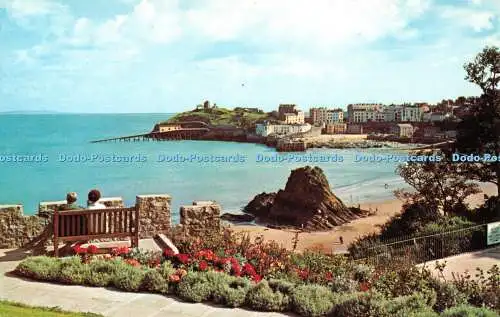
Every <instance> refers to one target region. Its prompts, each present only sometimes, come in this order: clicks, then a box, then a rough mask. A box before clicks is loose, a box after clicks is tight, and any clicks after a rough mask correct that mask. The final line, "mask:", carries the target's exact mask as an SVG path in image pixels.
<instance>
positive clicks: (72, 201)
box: [59, 192, 83, 210]
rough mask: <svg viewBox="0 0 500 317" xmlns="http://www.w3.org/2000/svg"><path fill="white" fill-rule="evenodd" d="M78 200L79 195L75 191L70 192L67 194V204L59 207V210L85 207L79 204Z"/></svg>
mask: <svg viewBox="0 0 500 317" xmlns="http://www.w3.org/2000/svg"><path fill="white" fill-rule="evenodd" d="M77 200H78V195H77V194H76V193H75V192H71V193H68V194H67V195H66V204H64V205H62V206H61V207H59V210H75V209H83V208H82V207H80V206H78V205H77V203H76V201H77Z"/></svg>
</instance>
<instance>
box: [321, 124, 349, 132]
mask: <svg viewBox="0 0 500 317" xmlns="http://www.w3.org/2000/svg"><path fill="white" fill-rule="evenodd" d="M325 132H326V134H345V133H347V124H346V123H339V122H337V123H329V124H327V125H326V129H325Z"/></svg>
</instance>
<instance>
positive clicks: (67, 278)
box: [57, 256, 90, 285]
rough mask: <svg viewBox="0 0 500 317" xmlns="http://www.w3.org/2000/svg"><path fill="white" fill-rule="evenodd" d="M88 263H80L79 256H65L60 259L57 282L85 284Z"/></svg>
mask: <svg viewBox="0 0 500 317" xmlns="http://www.w3.org/2000/svg"><path fill="white" fill-rule="evenodd" d="M89 273H90V271H89V267H88V265H86V264H84V263H82V260H81V258H80V257H79V256H73V257H70V258H65V259H64V260H62V261H61V265H60V272H59V278H58V279H57V281H58V282H61V283H65V284H76V285H81V284H85V282H86V281H87V279H88V276H89Z"/></svg>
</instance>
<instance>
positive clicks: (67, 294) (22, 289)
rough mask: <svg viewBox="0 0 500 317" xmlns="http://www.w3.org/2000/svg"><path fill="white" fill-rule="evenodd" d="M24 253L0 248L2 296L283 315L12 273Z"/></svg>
mask: <svg viewBox="0 0 500 317" xmlns="http://www.w3.org/2000/svg"><path fill="white" fill-rule="evenodd" d="M24 256H25V254H23V253H22V252H19V251H13V250H0V299H5V300H9V301H14V302H20V303H24V304H28V305H34V306H43V307H56V306H57V307H60V308H62V309H64V310H68V311H80V312H93V313H99V314H103V315H104V316H110V317H115V316H116V317H128V316H131V317H137V316H141V317H157V316H158V317H160V316H169V317H226V316H227V317H232V316H235V317H274V316H275V317H280V316H286V315H284V314H279V313H264V312H254V311H248V310H244V309H238V308H235V309H230V308H222V307H216V306H211V305H205V304H192V303H185V302H180V301H178V300H176V299H174V298H170V297H166V296H163V295H157V294H147V293H127V292H120V291H117V290H114V289H113V290H112V289H106V288H96V287H85V286H77V285H58V284H51V283H43V282H36V281H31V280H27V279H22V278H19V277H17V276H12V275H11V274H9V273H8V272H10V271H12V270H13V269H14V268H15V267H16V266H17V264H18V263H19V262H20V261H21V260H22V258H23V257H24Z"/></svg>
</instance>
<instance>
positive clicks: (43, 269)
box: [15, 256, 61, 281]
mask: <svg viewBox="0 0 500 317" xmlns="http://www.w3.org/2000/svg"><path fill="white" fill-rule="evenodd" d="M60 267H61V260H60V259H58V258H53V257H48V256H34V257H28V258H26V259H24V260H23V261H22V262H21V263H19V265H18V266H17V268H16V270H15V272H16V274H19V275H22V276H26V277H30V278H34V279H37V280H43V281H55V280H57V278H58V277H59V273H60Z"/></svg>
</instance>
